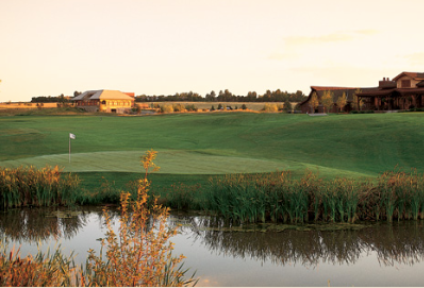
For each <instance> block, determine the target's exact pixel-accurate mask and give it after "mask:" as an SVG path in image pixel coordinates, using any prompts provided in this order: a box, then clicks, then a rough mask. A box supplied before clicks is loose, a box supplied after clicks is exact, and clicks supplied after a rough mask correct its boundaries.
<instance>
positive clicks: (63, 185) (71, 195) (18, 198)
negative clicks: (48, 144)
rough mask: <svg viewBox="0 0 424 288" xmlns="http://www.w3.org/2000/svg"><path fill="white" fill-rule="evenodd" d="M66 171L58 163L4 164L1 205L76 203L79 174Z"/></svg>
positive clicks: (0, 187) (5, 206) (0, 188)
mask: <svg viewBox="0 0 424 288" xmlns="http://www.w3.org/2000/svg"><path fill="white" fill-rule="evenodd" d="M61 176H62V173H61V171H60V169H59V167H58V166H56V167H54V168H52V167H49V166H47V167H45V168H43V169H41V170H39V169H36V168H35V167H33V166H30V167H27V168H22V167H20V168H16V169H7V168H1V167H0V205H1V207H2V209H7V208H11V207H20V206H50V205H67V204H71V203H75V201H76V200H77V199H76V195H78V192H77V190H78V189H77V188H78V185H79V182H80V181H79V178H78V176H75V175H71V174H65V175H64V177H61Z"/></svg>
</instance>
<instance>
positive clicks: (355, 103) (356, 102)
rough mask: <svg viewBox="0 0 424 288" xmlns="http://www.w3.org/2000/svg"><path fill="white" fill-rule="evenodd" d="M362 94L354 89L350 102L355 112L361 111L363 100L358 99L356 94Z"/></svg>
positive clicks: (359, 90)
mask: <svg viewBox="0 0 424 288" xmlns="http://www.w3.org/2000/svg"><path fill="white" fill-rule="evenodd" d="M360 93H362V90H361V89H359V88H358V89H356V90H355V92H354V93H353V101H352V107H353V109H355V110H361V108H362V106H363V105H364V100H362V99H360V98H359V97H358V96H357V94H360Z"/></svg>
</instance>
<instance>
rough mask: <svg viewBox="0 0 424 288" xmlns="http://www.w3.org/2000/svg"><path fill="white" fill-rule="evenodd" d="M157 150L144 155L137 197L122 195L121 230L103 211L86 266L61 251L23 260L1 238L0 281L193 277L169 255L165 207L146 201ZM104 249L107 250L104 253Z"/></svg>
mask: <svg viewBox="0 0 424 288" xmlns="http://www.w3.org/2000/svg"><path fill="white" fill-rule="evenodd" d="M155 157H156V152H155V151H153V150H152V151H148V152H147V153H146V155H145V156H144V157H143V160H142V162H143V166H144V168H145V169H146V177H145V178H144V179H140V180H139V181H138V187H137V198H136V200H135V201H131V193H129V192H123V193H121V196H120V203H121V217H120V220H119V222H120V228H119V232H115V231H114V229H113V228H112V222H113V221H112V219H111V218H110V217H108V213H107V210H106V208H105V209H104V210H103V213H104V215H105V219H106V226H107V230H108V231H107V233H106V237H105V239H103V240H102V241H101V250H100V253H99V254H98V255H97V254H96V252H95V251H94V250H92V249H90V250H89V256H88V257H87V261H86V264H85V266H83V265H81V267H77V266H76V265H75V263H74V261H73V257H72V254H71V256H69V257H66V256H63V255H62V253H61V252H60V250H56V252H55V253H54V254H53V255H52V256H50V254H49V253H47V254H43V253H41V252H39V253H38V254H37V255H36V256H35V257H32V256H28V257H26V258H24V259H21V258H20V256H19V250H18V252H17V253H15V252H14V250H12V251H11V252H10V253H6V250H5V246H4V245H3V244H4V243H3V242H1V241H0V244H1V246H2V248H3V249H0V250H1V251H0V285H2V286H84V287H85V286H90V287H92V286H96V287H97V286H107V287H109V286H113V287H118V286H126V287H129V286H131V287H133V286H173V287H174V286H188V285H193V286H194V285H195V284H196V283H197V280H196V279H194V278H193V277H194V274H193V276H192V277H188V278H186V277H185V274H186V273H187V271H188V269H183V265H182V264H181V262H182V260H183V259H184V256H183V255H180V256H179V257H173V255H172V250H173V244H172V243H171V242H170V241H169V239H170V237H172V236H174V235H175V234H176V233H177V229H176V228H174V229H172V228H170V227H169V226H168V224H167V217H168V212H169V211H168V209H167V208H164V207H162V206H161V205H158V204H157V202H156V199H153V202H152V204H151V205H150V204H149V200H150V199H149V196H148V190H149V186H150V182H149V181H148V179H147V172H148V170H149V169H150V168H153V169H157V167H155V165H154V164H153V160H154V158H155ZM103 249H105V250H106V253H105V255H106V256H105V257H104V256H103V255H104V254H103V253H102V252H103Z"/></svg>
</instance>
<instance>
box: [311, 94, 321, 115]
mask: <svg viewBox="0 0 424 288" xmlns="http://www.w3.org/2000/svg"><path fill="white" fill-rule="evenodd" d="M310 103H311V105H312V108H313V110H314V112H315V109H317V107H318V105H319V100H318V95H317V93H316V92H314V93H312V96H311V101H310Z"/></svg>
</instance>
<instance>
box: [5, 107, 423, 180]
mask: <svg viewBox="0 0 424 288" xmlns="http://www.w3.org/2000/svg"><path fill="white" fill-rule="evenodd" d="M40 111H43V110H40ZM421 116H422V115H421V113H419V112H414V113H401V114H352V115H331V116H327V117H319V118H317V117H309V116H307V115H288V114H284V113H283V114H281V113H278V114H255V113H212V114H171V115H157V116H146V117H116V116H110V117H106V116H103V117H95V116H54V117H51V116H45V117H43V116H25V117H24V116H22V117H0V167H9V168H17V167H19V166H20V165H23V166H29V165H35V166H37V168H43V167H45V166H46V164H48V165H50V166H55V165H59V167H60V168H63V171H64V172H73V173H77V174H78V175H79V176H80V178H81V179H84V178H89V179H91V180H92V181H93V184H87V183H85V184H84V185H96V184H97V183H98V182H99V180H101V177H100V176H101V173H118V172H119V173H120V176H123V175H124V174H128V175H133V174H134V173H138V172H139V171H140V170H139V162H138V160H139V155H141V153H142V152H143V151H146V150H147V149H150V148H152V147H154V148H155V149H156V150H157V151H159V152H160V153H159V155H158V159H157V162H158V165H159V166H161V167H162V169H161V171H159V172H158V174H156V173H155V174H156V176H155V177H156V179H154V180H155V182H156V181H157V184H156V185H161V183H162V182H167V183H169V181H168V180H167V179H170V178H172V179H176V178H179V180H178V181H176V182H183V183H185V179H188V178H189V179H190V182H192V183H193V182H195V181H194V180H193V177H194V178H196V177H198V178H199V181H202V182H204V181H205V180H204V179H205V176H206V175H216V174H221V175H225V174H234V173H261V172H272V171H276V170H280V171H282V170H285V171H287V170H290V171H292V174H293V177H301V176H302V175H303V173H304V171H305V169H311V170H314V171H317V170H319V173H320V176H321V177H323V178H326V179H333V178H335V177H337V176H338V177H348V178H355V179H358V178H362V177H371V178H375V177H376V176H378V175H379V173H382V172H384V171H390V170H392V169H393V168H394V167H395V166H396V165H399V166H400V167H402V168H403V169H404V170H405V171H407V170H408V169H410V168H417V169H418V172H424V169H423V168H422V165H421V163H422V160H423V156H422V155H424V145H422V144H423V142H422V139H423V135H422V131H424V118H423V117H421ZM69 133H74V134H75V135H76V136H77V139H75V140H72V157H71V158H72V161H71V163H70V164H69V163H68V135H69ZM85 173H87V174H89V176H87V177H85V176H84V175H85ZM93 173H94V174H95V175H97V176H99V177H98V178H97V179H96V177H94V174H93ZM128 177H130V176H128ZM107 179H108V180H109V181H112V178H107ZM123 184H125V183H123ZM121 188H123V186H122V187H121Z"/></svg>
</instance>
